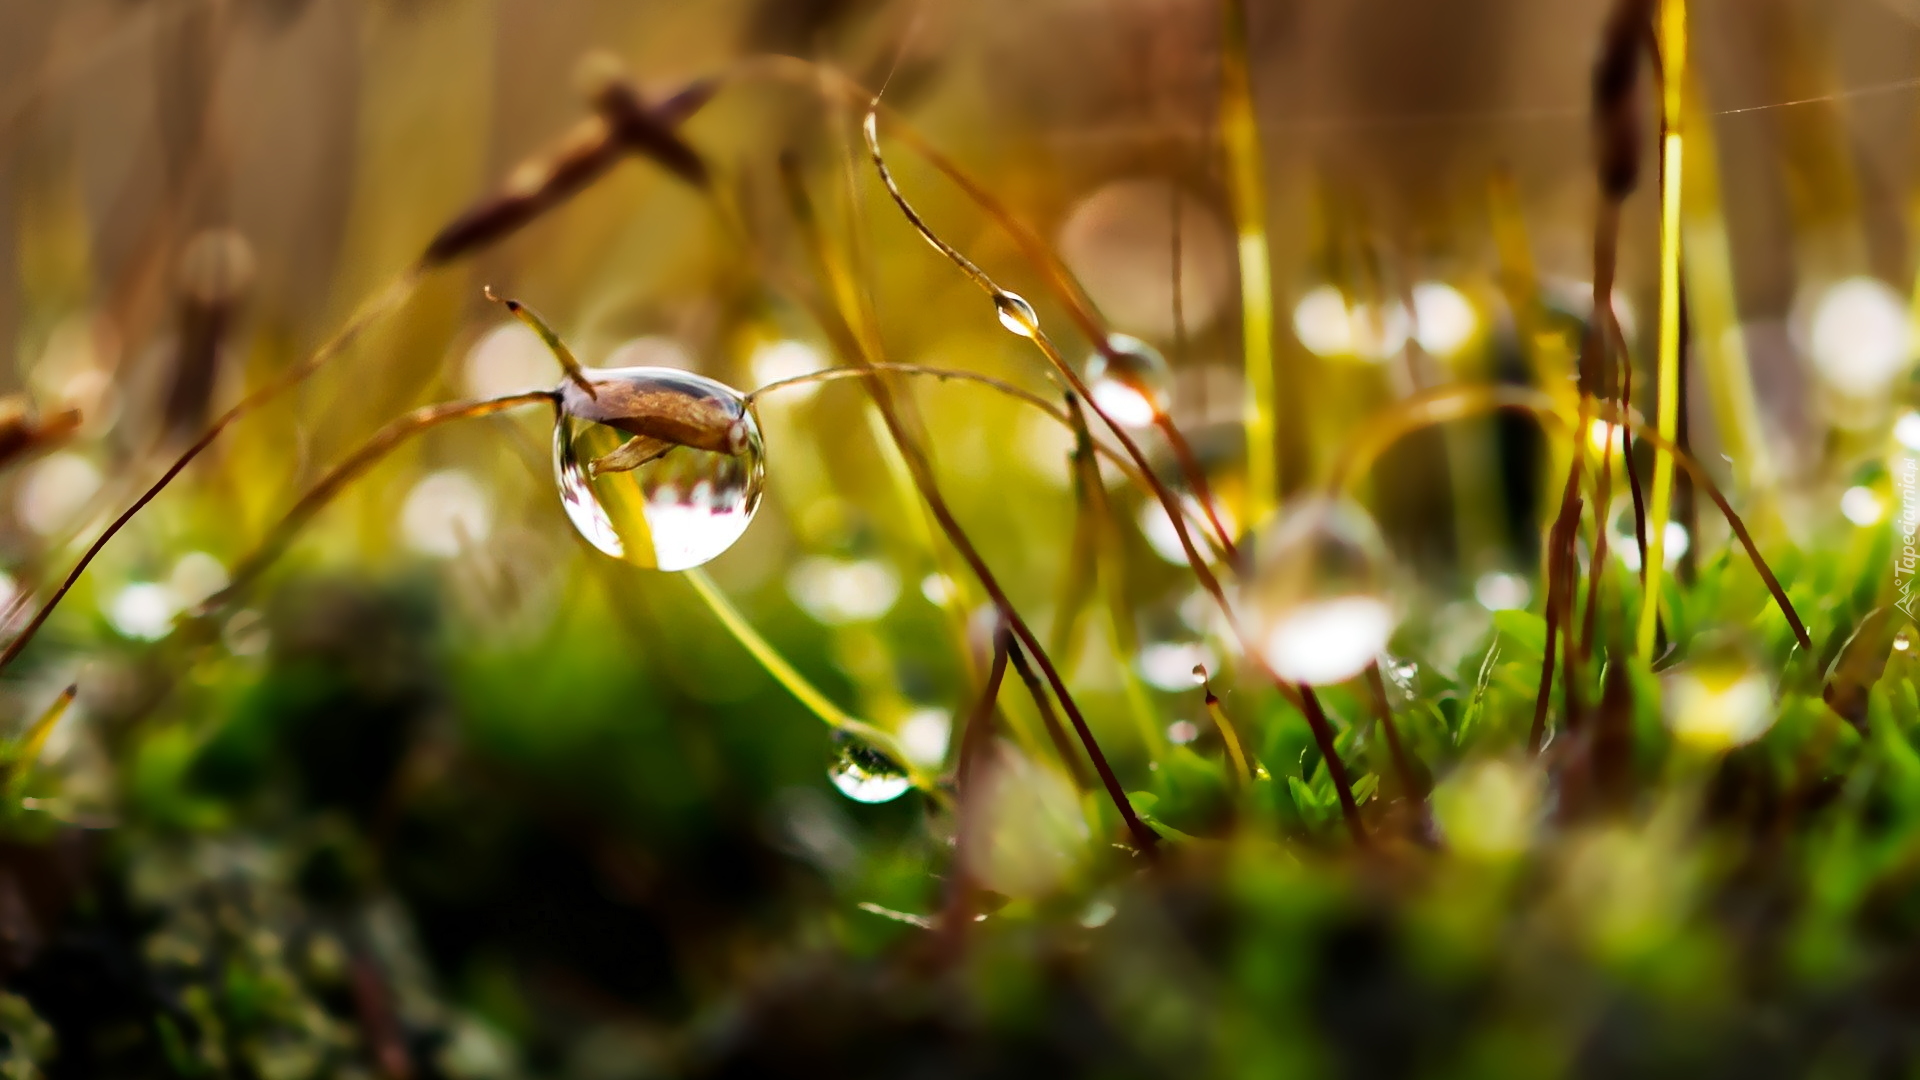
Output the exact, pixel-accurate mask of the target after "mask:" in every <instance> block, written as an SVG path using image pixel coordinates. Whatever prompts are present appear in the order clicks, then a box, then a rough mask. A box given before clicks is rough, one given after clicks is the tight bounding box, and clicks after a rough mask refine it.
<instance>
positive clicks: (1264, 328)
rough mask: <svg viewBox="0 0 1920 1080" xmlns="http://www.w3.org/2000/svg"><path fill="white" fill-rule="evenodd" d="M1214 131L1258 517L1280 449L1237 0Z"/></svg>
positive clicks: (1242, 21) (1261, 190) (1262, 216)
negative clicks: (1233, 249)
mask: <svg viewBox="0 0 1920 1080" xmlns="http://www.w3.org/2000/svg"><path fill="white" fill-rule="evenodd" d="M1221 9H1222V15H1223V18H1222V20H1221V24H1222V35H1221V42H1222V51H1221V56H1220V82H1221V87H1220V137H1221V142H1222V143H1223V144H1224V149H1225V152H1226V159H1227V189H1228V191H1229V193H1230V195H1231V201H1232V206H1233V220H1234V227H1235V232H1236V233H1237V234H1238V236H1239V256H1240V319H1241V327H1240V333H1241V348H1242V351H1243V357H1244V360H1245V364H1246V377H1247V397H1246V402H1245V406H1244V409H1243V413H1242V418H1243V423H1244V425H1245V427H1246V435H1247V519H1248V520H1249V521H1253V522H1263V521H1265V520H1266V519H1267V518H1268V517H1269V516H1270V515H1271V514H1272V513H1273V512H1274V510H1276V509H1277V508H1278V507H1279V505H1280V448H1279V441H1278V437H1277V433H1276V424H1277V421H1276V419H1275V408H1276V406H1277V398H1278V393H1277V390H1276V387H1275V378H1274V369H1273V325H1274V320H1273V280H1272V269H1271V266H1270V263H1269V254H1268V251H1267V207H1266V177H1265V176H1264V175H1263V170H1262V169H1261V160H1260V129H1259V124H1258V122H1257V120H1256V117H1255V114H1254V108H1253V85H1252V79H1251V76H1250V75H1249V72H1248V66H1249V65H1248V61H1247V8H1246V3H1245V0H1224V2H1223V3H1222V5H1221Z"/></svg>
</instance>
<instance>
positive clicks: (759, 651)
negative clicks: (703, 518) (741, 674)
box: [680, 567, 933, 790]
mask: <svg viewBox="0 0 1920 1080" xmlns="http://www.w3.org/2000/svg"><path fill="white" fill-rule="evenodd" d="M680 576H681V577H683V578H685V579H686V580H687V583H688V584H690V585H692V586H693V591H694V594H695V595H697V596H699V597H700V602H701V603H703V604H705V605H706V606H707V610H708V611H711V612H713V617H714V618H716V619H718V620H720V625H722V626H724V627H726V628H727V632H728V633H730V634H732V635H733V639H734V640H735V641H738V642H739V643H740V645H741V647H742V648H744V649H746V650H747V653H748V655H750V656H752V657H753V658H754V660H756V661H758V662H759V664H760V666H761V667H762V668H765V669H766V672H767V674H769V675H771V676H773V680H774V681H775V682H777V683H779V684H780V686H781V688H782V689H784V690H786V692H787V693H789V694H792V695H793V696H794V699H795V700H796V701H798V702H800V704H802V705H805V706H806V707H807V710H808V711H809V712H811V713H813V715H815V716H817V717H819V718H820V720H821V722H822V723H824V724H826V725H827V726H828V727H830V728H832V729H834V730H835V731H844V732H846V733H847V734H849V735H853V736H856V737H858V738H861V739H865V740H866V741H867V742H869V743H872V744H873V745H874V747H875V748H876V749H878V750H879V751H880V752H881V753H884V754H886V755H887V756H888V757H890V758H892V759H893V760H894V761H895V762H897V763H899V764H900V765H902V766H904V767H905V768H906V769H907V772H908V775H909V776H911V777H912V778H913V782H914V786H916V787H919V788H921V789H923V790H930V789H931V788H932V786H933V782H932V779H931V778H930V777H928V776H927V775H926V774H925V773H924V772H922V771H921V770H920V769H919V768H918V767H916V766H915V765H914V764H913V759H912V758H910V757H908V756H907V754H906V752H905V751H904V750H902V749H901V747H900V744H899V742H898V741H897V740H895V739H894V737H893V736H892V735H889V734H888V733H886V732H884V731H882V730H880V729H879V728H877V727H875V726H873V725H872V724H869V723H867V722H866V721H865V720H858V719H855V718H854V717H853V716H852V715H851V714H849V713H848V712H847V711H846V710H844V709H842V708H841V707H840V706H838V705H835V704H834V703H833V699H832V698H829V697H828V696H827V695H826V694H825V693H823V692H821V690H820V688H819V687H817V686H815V685H813V684H812V683H811V682H808V681H807V677H806V676H805V675H802V674H800V670H799V669H798V668H796V667H794V666H793V665H792V664H790V663H788V662H787V658H786V657H784V656H782V655H780V650H778V649H776V648H774V647H773V643H772V642H770V641H768V640H767V639H766V638H764V637H761V636H760V632H759V631H758V630H755V629H754V628H753V624H752V623H750V622H748V621H747V617H746V616H745V615H742V614H740V609H739V608H736V607H734V606H733V601H731V600H728V599H727V595H726V593H723V592H721V591H720V586H718V585H715V584H714V583H713V579H712V578H710V577H708V576H707V572H706V571H705V570H702V569H700V568H698V567H695V568H694V569H692V570H683V571H681V573H680Z"/></svg>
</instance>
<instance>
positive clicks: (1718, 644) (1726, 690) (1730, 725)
mask: <svg viewBox="0 0 1920 1080" xmlns="http://www.w3.org/2000/svg"><path fill="white" fill-rule="evenodd" d="M1662 682H1663V686H1662V689H1663V691H1664V692H1663V693H1662V695H1661V705H1662V707H1663V708H1662V711H1663V712H1664V713H1665V714H1666V719H1667V727H1668V728H1670V729H1672V731H1673V734H1674V737H1675V738H1677V739H1679V740H1680V741H1681V742H1683V743H1686V744H1688V745H1690V746H1693V747H1696V748H1698V749H1702V750H1730V749H1732V748H1734V747H1736V746H1745V745H1746V744H1748V743H1750V742H1752V741H1754V740H1755V739H1758V738H1759V737H1760V736H1762V735H1764V734H1766V733H1767V729H1768V728H1770V727H1772V726H1773V721H1774V712H1775V710H1774V704H1773V687H1772V686H1771V685H1770V684H1769V683H1768V682H1767V676H1766V673H1765V671H1764V670H1763V669H1762V668H1761V666H1760V665H1759V664H1758V663H1757V662H1756V661H1755V659H1754V656H1753V653H1752V652H1751V651H1750V650H1749V649H1748V648H1746V647H1745V645H1744V644H1743V643H1741V642H1740V641H1739V640H1738V639H1737V638H1735V637H1732V636H1724V637H1720V638H1717V639H1714V640H1710V641H1707V642H1705V643H1703V644H1696V645H1695V646H1694V647H1693V648H1691V649H1690V650H1689V651H1688V657H1687V661H1686V663H1684V664H1682V665H1681V666H1679V667H1677V668H1675V669H1673V670H1672V671H1670V672H1668V673H1667V675H1666V677H1665V678H1664V679H1663V680H1662Z"/></svg>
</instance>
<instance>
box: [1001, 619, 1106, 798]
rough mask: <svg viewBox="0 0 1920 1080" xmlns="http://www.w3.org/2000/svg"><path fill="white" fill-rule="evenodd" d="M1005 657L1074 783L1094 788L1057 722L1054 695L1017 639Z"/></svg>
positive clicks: (1065, 731) (1064, 731) (1076, 752)
mask: <svg viewBox="0 0 1920 1080" xmlns="http://www.w3.org/2000/svg"><path fill="white" fill-rule="evenodd" d="M1007 658H1008V660H1009V661H1010V662H1011V663H1012V664H1013V671H1014V674H1016V675H1018V676H1020V682H1021V683H1022V685H1024V686H1025V687H1026V688H1027V694H1028V696H1030V697H1032V698H1033V704H1034V707H1035V708H1036V709H1038V710H1039V712H1040V724H1041V726H1042V727H1044V728H1046V730H1047V739H1048V740H1049V741H1050V742H1052V743H1053V749H1054V752H1055V753H1057V754H1059V755H1060V761H1061V763H1062V764H1064V765H1065V766H1066V767H1067V775H1069V776H1071V777H1073V783H1074V786H1075V787H1077V788H1079V789H1080V790H1081V791H1091V790H1093V785H1094V779H1093V778H1092V777H1090V776H1088V775H1087V768H1086V766H1085V765H1084V764H1082V763H1081V761H1080V752H1079V751H1077V750H1075V749H1074V747H1073V740H1072V739H1071V738H1070V737H1069V736H1068V735H1067V729H1066V728H1065V727H1063V726H1062V725H1061V723H1060V715H1059V714H1058V713H1056V712H1055V711H1054V709H1053V699H1051V698H1049V697H1048V696H1047V688H1046V685H1045V684H1044V683H1042V682H1041V681H1040V673H1039V672H1037V671H1035V670H1034V669H1033V664H1032V663H1030V662H1029V661H1028V660H1027V657H1026V654H1025V653H1023V652H1021V651H1020V643H1019V642H1014V643H1013V645H1012V646H1011V647H1010V648H1009V649H1008V650H1007Z"/></svg>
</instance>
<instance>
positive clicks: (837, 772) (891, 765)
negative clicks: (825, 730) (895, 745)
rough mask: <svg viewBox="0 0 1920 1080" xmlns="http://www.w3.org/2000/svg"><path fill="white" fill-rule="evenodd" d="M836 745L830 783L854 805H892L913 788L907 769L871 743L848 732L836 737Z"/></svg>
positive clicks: (830, 769) (830, 770)
mask: <svg viewBox="0 0 1920 1080" xmlns="http://www.w3.org/2000/svg"><path fill="white" fill-rule="evenodd" d="M833 742H834V747H835V751H834V758H833V764H831V765H829V766H827V779H829V780H832V781H833V786H834V787H836V788H839V789H840V794H842V795H845V796H846V797H847V798H849V799H852V800H853V801H854V802H863V803H883V802H892V801H893V800H895V799H897V798H899V797H900V796H902V795H905V794H906V793H907V791H908V789H910V788H912V787H913V781H912V780H911V779H909V778H908V776H907V770H906V768H905V767H904V766H902V765H901V764H900V763H899V762H897V761H895V760H893V759H892V758H890V757H888V756H887V755H885V754H883V753H881V752H880V751H878V750H876V749H874V748H873V747H872V746H871V745H869V744H868V743H866V742H864V741H862V740H860V739H858V738H855V737H854V736H852V735H848V734H845V733H844V732H842V733H837V734H835V735H834V737H833Z"/></svg>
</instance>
